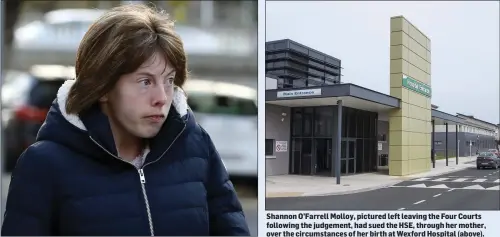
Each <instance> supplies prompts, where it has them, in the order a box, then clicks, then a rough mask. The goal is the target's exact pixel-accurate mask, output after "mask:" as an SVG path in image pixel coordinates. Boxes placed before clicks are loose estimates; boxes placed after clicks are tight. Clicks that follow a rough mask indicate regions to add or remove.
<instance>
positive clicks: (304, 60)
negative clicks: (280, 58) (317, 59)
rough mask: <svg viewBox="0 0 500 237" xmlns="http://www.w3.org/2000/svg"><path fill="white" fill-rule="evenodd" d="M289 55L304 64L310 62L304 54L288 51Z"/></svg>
mask: <svg viewBox="0 0 500 237" xmlns="http://www.w3.org/2000/svg"><path fill="white" fill-rule="evenodd" d="M288 56H289V57H290V58H291V59H293V60H297V61H298V62H301V63H303V64H307V63H308V62H309V59H308V58H306V57H304V56H302V55H299V54H297V53H294V52H290V53H288Z"/></svg>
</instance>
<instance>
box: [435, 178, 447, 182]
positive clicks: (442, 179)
mask: <svg viewBox="0 0 500 237" xmlns="http://www.w3.org/2000/svg"><path fill="white" fill-rule="evenodd" d="M447 179H448V178H437V179H435V180H433V181H438V182H439V181H445V180H447Z"/></svg>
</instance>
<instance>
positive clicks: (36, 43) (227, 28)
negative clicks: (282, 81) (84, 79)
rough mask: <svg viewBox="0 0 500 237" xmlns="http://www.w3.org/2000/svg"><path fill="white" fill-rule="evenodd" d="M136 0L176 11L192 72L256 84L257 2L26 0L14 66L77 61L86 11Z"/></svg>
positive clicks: (87, 20) (86, 23)
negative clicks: (77, 51)
mask: <svg viewBox="0 0 500 237" xmlns="http://www.w3.org/2000/svg"><path fill="white" fill-rule="evenodd" d="M133 2H136V3H137V2H147V3H152V4H154V5H155V6H156V7H157V8H158V9H163V10H165V11H166V12H167V13H169V14H171V16H172V18H173V19H175V21H176V30H177V33H179V35H180V36H181V38H182V39H183V41H184V47H185V50H186V52H187V54H188V59H189V60H188V63H189V68H190V70H191V72H192V75H193V77H195V78H197V79H200V77H203V78H201V79H209V80H218V81H231V82H237V83H241V84H245V85H249V86H252V87H256V85H257V24H256V23H257V1H25V2H24V5H23V7H22V11H21V12H22V13H21V16H20V18H19V21H18V24H17V26H18V27H17V30H16V32H15V34H14V35H15V40H14V52H13V56H12V57H11V58H9V59H10V61H12V62H11V63H9V65H10V68H11V69H15V70H20V71H27V70H29V68H30V67H31V66H32V65H36V64H51V65H52V64H57V65H72V64H74V61H75V56H76V50H77V47H78V45H79V42H80V40H81V38H82V37H83V34H85V32H86V30H87V28H88V26H89V25H90V24H91V23H92V21H93V20H94V18H95V17H94V16H92V17H83V15H85V14H89V13H88V12H90V11H96V12H100V11H101V10H105V9H109V8H111V7H114V6H118V5H120V4H126V3H133ZM85 9H88V10H87V11H84V10H85ZM63 11H67V12H65V14H62V12H63ZM78 11H80V12H78ZM68 12H71V13H68ZM82 12H87V13H82ZM56 13H57V14H56ZM78 14H80V16H77V15H78ZM55 15H57V17H54V16H55ZM49 16H50V17H49ZM49 18H50V19H49ZM54 19H56V20H54Z"/></svg>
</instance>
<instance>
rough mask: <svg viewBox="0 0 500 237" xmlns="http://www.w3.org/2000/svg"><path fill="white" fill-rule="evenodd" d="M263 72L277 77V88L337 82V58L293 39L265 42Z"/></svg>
mask: <svg viewBox="0 0 500 237" xmlns="http://www.w3.org/2000/svg"><path fill="white" fill-rule="evenodd" d="M266 74H269V75H273V76H275V77H276V78H278V81H277V84H278V87H279V88H299V87H300V88H302V87H311V86H322V85H333V84H337V83H340V76H341V61H340V60H339V59H337V58H335V57H332V56H329V55H326V54H324V53H321V52H319V51H317V50H314V49H312V48H309V47H307V46H305V45H302V44H300V43H297V42H295V41H293V40H289V39H284V40H277V41H271V42H266Z"/></svg>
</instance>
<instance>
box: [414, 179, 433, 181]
mask: <svg viewBox="0 0 500 237" xmlns="http://www.w3.org/2000/svg"><path fill="white" fill-rule="evenodd" d="M428 179H430V178H418V179H414V180H413V181H424V180H428Z"/></svg>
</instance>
